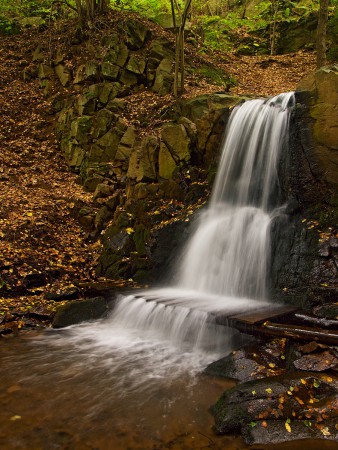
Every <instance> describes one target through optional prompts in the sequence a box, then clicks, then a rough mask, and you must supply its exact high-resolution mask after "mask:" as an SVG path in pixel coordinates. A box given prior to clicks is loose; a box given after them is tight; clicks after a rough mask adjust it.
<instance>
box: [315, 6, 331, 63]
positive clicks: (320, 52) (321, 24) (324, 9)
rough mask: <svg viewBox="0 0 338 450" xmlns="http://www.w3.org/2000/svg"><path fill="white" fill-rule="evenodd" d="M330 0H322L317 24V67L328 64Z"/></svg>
mask: <svg viewBox="0 0 338 450" xmlns="http://www.w3.org/2000/svg"><path fill="white" fill-rule="evenodd" d="M328 10H329V0H320V6H319V17H318V26H317V69H320V68H321V67H322V66H325V64H326V28H327V18H328Z"/></svg>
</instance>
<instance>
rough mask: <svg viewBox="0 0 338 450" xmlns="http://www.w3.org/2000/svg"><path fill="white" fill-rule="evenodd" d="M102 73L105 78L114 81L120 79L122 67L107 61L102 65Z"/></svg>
mask: <svg viewBox="0 0 338 450" xmlns="http://www.w3.org/2000/svg"><path fill="white" fill-rule="evenodd" d="M101 73H102V76H103V77H104V78H105V79H107V80H113V81H114V80H117V79H118V76H119V73H120V67H119V66H116V65H115V64H112V63H110V62H107V61H106V62H103V63H102V65H101Z"/></svg>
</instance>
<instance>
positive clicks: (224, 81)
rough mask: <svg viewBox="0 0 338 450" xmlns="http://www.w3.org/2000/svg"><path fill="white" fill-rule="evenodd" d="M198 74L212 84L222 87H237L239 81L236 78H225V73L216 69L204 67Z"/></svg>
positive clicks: (198, 70)
mask: <svg viewBox="0 0 338 450" xmlns="http://www.w3.org/2000/svg"><path fill="white" fill-rule="evenodd" d="M196 72H197V73H199V74H201V75H203V76H204V77H206V78H208V79H209V80H210V81H211V82H213V83H215V84H217V85H219V86H222V87H227V86H229V85H231V86H236V85H237V81H236V80H235V78H233V77H225V76H224V72H223V71H222V70H220V69H217V68H216V67H212V66H203V67H201V68H199V69H197V70H196Z"/></svg>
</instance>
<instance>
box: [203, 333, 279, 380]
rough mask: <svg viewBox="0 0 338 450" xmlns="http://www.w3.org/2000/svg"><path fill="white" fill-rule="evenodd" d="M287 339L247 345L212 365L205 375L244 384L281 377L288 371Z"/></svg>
mask: <svg viewBox="0 0 338 450" xmlns="http://www.w3.org/2000/svg"><path fill="white" fill-rule="evenodd" d="M285 345H286V343H285V339H273V340H270V341H267V342H265V343H260V345H259V351H258V349H257V347H258V344H257V343H256V344H255V343H253V344H250V343H249V344H247V345H246V346H243V348H241V349H240V350H235V351H233V352H231V353H230V354H229V355H227V356H226V357H224V358H221V359H220V360H218V361H215V362H213V363H211V364H210V365H209V366H208V367H207V368H206V369H205V373H206V374H208V375H214V376H219V377H224V378H234V379H235V380H238V381H240V382H241V383H242V382H246V381H250V380H256V379H259V378H264V377H273V376H276V375H280V374H282V373H284V372H285V370H286V356H285V352H286V348H285Z"/></svg>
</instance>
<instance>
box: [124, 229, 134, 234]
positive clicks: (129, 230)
mask: <svg viewBox="0 0 338 450" xmlns="http://www.w3.org/2000/svg"><path fill="white" fill-rule="evenodd" d="M126 232H127V233H128V234H132V233H134V232H135V230H134V228H131V227H129V228H126Z"/></svg>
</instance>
